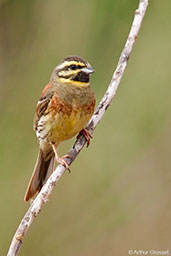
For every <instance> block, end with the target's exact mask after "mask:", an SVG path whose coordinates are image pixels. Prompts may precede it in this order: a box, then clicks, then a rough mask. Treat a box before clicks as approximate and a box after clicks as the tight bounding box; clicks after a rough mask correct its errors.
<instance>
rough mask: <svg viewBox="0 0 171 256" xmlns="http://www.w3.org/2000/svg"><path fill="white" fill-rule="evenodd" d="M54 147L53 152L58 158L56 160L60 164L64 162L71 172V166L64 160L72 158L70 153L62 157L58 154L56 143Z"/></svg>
mask: <svg viewBox="0 0 171 256" xmlns="http://www.w3.org/2000/svg"><path fill="white" fill-rule="evenodd" d="M52 149H53V152H54V154H55V158H56V161H57V162H58V163H59V164H62V165H63V166H64V167H65V168H66V169H67V170H68V171H69V172H71V170H70V168H69V165H68V164H67V162H66V161H65V160H64V159H65V158H71V156H70V155H68V154H67V155H64V156H62V157H59V156H58V153H57V150H56V146H55V144H52Z"/></svg>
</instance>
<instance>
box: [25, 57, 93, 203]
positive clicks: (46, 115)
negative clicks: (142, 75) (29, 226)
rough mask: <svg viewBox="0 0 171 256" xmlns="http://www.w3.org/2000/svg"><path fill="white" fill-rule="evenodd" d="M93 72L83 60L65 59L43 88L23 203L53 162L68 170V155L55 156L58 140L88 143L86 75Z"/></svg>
mask: <svg viewBox="0 0 171 256" xmlns="http://www.w3.org/2000/svg"><path fill="white" fill-rule="evenodd" d="M94 71H95V70H94V69H93V67H92V66H91V65H90V64H89V63H88V62H87V61H85V60H84V59H83V58H81V57H79V56H68V57H66V58H64V59H63V60H62V61H61V62H60V64H59V65H57V66H56V67H55V69H54V70H53V72H52V74H51V76H50V80H49V83H48V84H47V85H46V86H45V88H44V89H43V91H42V94H41V97H40V99H39V101H38V103H37V107H36V111H35V115H34V122H33V123H34V124H33V129H34V131H35V133H36V136H37V140H38V144H39V152H38V156H37V161H36V164H35V167H34V170H33V173H32V176H31V179H30V182H29V184H28V187H27V190H26V193H25V197H24V200H25V201H26V202H27V201H29V200H30V199H31V198H33V197H34V196H35V195H36V194H37V193H38V192H40V190H41V188H42V186H43V185H44V184H45V182H46V181H47V179H48V178H49V176H50V174H51V173H52V172H53V170H54V162H55V159H56V161H57V163H60V164H62V165H64V166H65V168H67V169H69V166H68V164H67V163H66V161H65V159H66V158H67V157H70V156H69V155H65V156H63V157H59V155H58V151H57V149H58V145H59V144H60V143H61V142H62V141H65V140H68V139H70V138H72V137H74V136H75V135H76V134H83V135H84V136H85V138H86V140H87V143H88V144H89V140H90V138H91V135H90V133H89V132H88V130H86V129H85V127H86V125H87V123H88V121H89V119H90V118H91V116H92V115H93V112H94V109H95V104H96V100H95V93H94V91H93V90H92V88H91V85H90V75H91V74H92V73H93V72H94ZM78 136H79V135H78Z"/></svg>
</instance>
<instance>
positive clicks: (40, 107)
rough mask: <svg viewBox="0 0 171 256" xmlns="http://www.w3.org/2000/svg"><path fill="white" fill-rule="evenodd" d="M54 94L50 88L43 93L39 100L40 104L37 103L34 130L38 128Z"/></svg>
mask: <svg viewBox="0 0 171 256" xmlns="http://www.w3.org/2000/svg"><path fill="white" fill-rule="evenodd" d="M53 95H54V92H53V90H52V89H51V88H50V89H48V90H46V91H45V92H44V93H43V94H42V96H41V98H40V100H39V101H38V104H37V107H36V112H35V115H34V123H33V129H34V130H37V124H38V121H39V120H40V118H41V116H42V115H43V114H44V113H45V111H46V110H47V108H48V105H49V102H50V100H51V99H52V97H53Z"/></svg>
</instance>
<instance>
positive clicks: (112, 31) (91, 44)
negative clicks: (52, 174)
mask: <svg viewBox="0 0 171 256" xmlns="http://www.w3.org/2000/svg"><path fill="white" fill-rule="evenodd" d="M137 5H138V1H137V0H131V1H126V0H122V1H120V0H114V1H113V0H108V1H103V0H98V1H97V0H93V1H92V0H87V1H83V0H79V1H78V0H74V1H69V0H63V1H62V0H56V1H55V0H51V1H50V0H47V1H40V0H35V1H33V0H30V1H22V0H13V1H11V0H3V1H2V0H1V1H0V66H1V68H0V120H1V122H0V134H1V143H0V163H1V172H0V194H1V200H0V206H1V208H0V209H1V235H0V255H5V254H6V252H7V250H8V247H9V244H10V242H11V239H12V236H13V233H14V232H15V230H16V228H17V226H18V224H19V222H20V220H21V218H22V216H23V215H24V213H25V211H26V209H27V208H28V206H29V205H28V204H25V203H24V202H23V197H24V193H25V189H26V187H27V183H28V181H29V178H30V176H31V173H32V169H33V167H34V163H35V159H36V154H37V151H38V146H37V142H36V138H35V135H34V132H33V130H32V119H33V115H34V111H35V106H36V103H37V100H38V99H39V96H40V92H41V90H42V88H43V87H44V85H45V84H46V83H47V82H48V79H49V77H50V74H51V72H52V70H53V68H54V67H55V66H56V65H57V64H58V63H59V62H60V60H61V59H62V58H63V57H65V56H67V55H72V54H77V55H80V56H82V57H83V58H85V59H87V60H88V61H89V62H90V63H91V64H92V65H93V67H94V68H95V70H96V73H95V74H94V75H93V76H92V86H93V88H94V90H95V92H96V98H97V101H99V100H100V99H101V97H102V96H103V94H104V92H105V90H106V88H107V85H108V83H109V82H110V79H111V76H112V72H113V70H114V68H115V66H116V64H117V61H118V58H119V55H120V52H121V50H122V48H123V45H124V43H125V40H126V38H127V35H128V32H129V29H130V26H131V22H132V19H133V15H134V10H135V9H136V7H137ZM170 8H171V2H170V1H167V0H166V1H160V0H155V1H150V5H149V8H148V11H147V14H146V17H145V19H144V22H143V26H142V29H141V31H140V34H139V37H138V40H137V42H136V45H135V47H134V49H133V52H132V55H131V58H130V61H129V65H128V68H127V71H126V73H125V75H124V77H123V80H122V82H121V84H120V88H119V90H118V92H117V95H116V97H115V100H114V102H113V104H112V106H111V107H110V108H109V110H108V111H107V113H106V114H105V116H104V118H103V120H102V122H101V123H100V125H99V126H98V128H97V129H96V131H95V134H94V138H93V140H92V142H91V146H90V148H89V149H88V150H83V151H82V153H81V154H80V155H79V157H78V159H77V160H76V161H75V162H74V164H73V165H72V173H71V175H68V173H66V174H65V175H64V177H63V178H62V179H61V181H60V182H59V183H58V185H57V187H56V188H55V190H54V192H53V194H52V196H51V198H50V200H49V203H48V205H46V206H45V207H43V210H42V212H41V214H40V215H39V217H38V218H37V219H36V220H35V222H34V223H33V225H32V227H31V229H30V230H29V232H28V234H27V236H26V238H25V240H24V244H23V247H22V249H21V255H25V256H26V255H42V256H46V255H47V256H48V255H51V256H53V255H63V256H69V255H70V256H72V255H74V256H75V255H82V256H92V255H93V256H94V255H98V256H103V255H108V256H113V255H119V256H125V255H128V250H129V249H137V250H138V249H145V250H147V249H149V250H150V249H156V250H157V249H158V250H169V249H171V246H170V236H171V224H170V223H171V217H170V216H171V205H170V200H171V193H170V192H171V171H170V154H171V150H170V144H171V138H170V126H171V114H170V109H171V101H170V95H171V87H170V82H171V81H170V80H171V79H170V50H171V44H170V41H171V34H170V30H171V23H170ZM73 141H74V139H73V140H70V141H67V142H65V143H63V144H61V146H60V154H61V155H62V154H64V153H66V152H67V150H68V149H69V148H70V146H71V145H72V142H73Z"/></svg>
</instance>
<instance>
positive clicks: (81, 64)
mask: <svg viewBox="0 0 171 256" xmlns="http://www.w3.org/2000/svg"><path fill="white" fill-rule="evenodd" d="M64 63H65V66H67V65H68V66H70V65H76V66H81V67H85V64H84V63H82V62H78V61H74V60H73V61H65V62H64Z"/></svg>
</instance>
